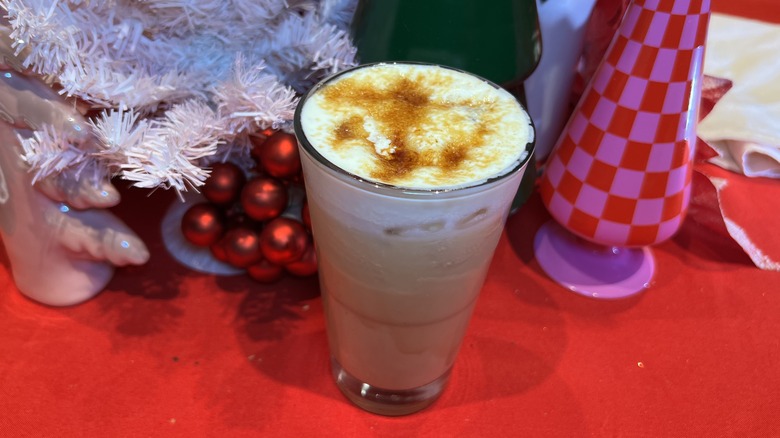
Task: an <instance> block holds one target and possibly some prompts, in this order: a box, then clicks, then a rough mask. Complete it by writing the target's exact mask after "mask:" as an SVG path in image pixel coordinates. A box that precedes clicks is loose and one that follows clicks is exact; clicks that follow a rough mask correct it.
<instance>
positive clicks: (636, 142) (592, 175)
mask: <svg viewBox="0 0 780 438" xmlns="http://www.w3.org/2000/svg"><path fill="white" fill-rule="evenodd" d="M709 15H710V0H634V1H633V2H632V3H631V4H630V5H629V7H628V10H627V11H626V15H625V17H624V18H623V21H622V23H621V25H620V28H619V29H618V31H617V33H616V34H615V37H614V39H613V41H612V43H611V45H610V47H609V49H608V50H607V53H606V56H605V57H604V60H603V61H602V63H601V65H600V67H599V68H598V70H597V71H596V73H595V75H594V77H593V80H592V81H591V82H590V84H589V85H588V87H587V88H586V90H585V92H584V94H583V96H582V98H581V99H580V101H579V103H578V104H577V107H576V108H575V110H574V113H573V114H572V116H571V118H570V120H569V122H568V124H567V126H566V128H565V129H564V131H563V133H562V135H561V137H560V138H559V140H558V144H557V145H556V148H555V149H554V150H553V152H552V154H551V155H550V157H549V159H548V163H547V166H546V170H545V172H544V174H543V175H542V177H541V178H540V192H541V196H542V199H543V201H544V204H545V205H546V207H547V209H548V210H549V211H550V214H551V215H552V216H553V217H554V218H555V219H556V220H557V221H558V222H559V223H560V224H561V225H563V226H564V227H565V228H566V229H568V230H569V231H572V232H573V233H575V234H577V235H579V236H581V237H583V238H585V239H587V240H590V241H592V242H595V243H599V244H603V245H610V246H634V247H636V246H646V245H652V244H655V243H658V242H661V241H663V240H665V239H668V238H669V237H671V236H672V235H674V233H676V232H677V230H678V229H679V227H680V225H681V223H682V220H683V218H684V216H685V213H686V211H687V206H688V202H689V199H690V185H691V174H692V161H693V156H694V153H695V151H694V148H695V144H696V121H697V111H698V106H699V95H700V92H701V80H702V63H703V57H704V45H705V40H706V34H707V26H708V23H709Z"/></svg>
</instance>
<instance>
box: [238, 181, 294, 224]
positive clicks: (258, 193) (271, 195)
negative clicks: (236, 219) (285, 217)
mask: <svg viewBox="0 0 780 438" xmlns="http://www.w3.org/2000/svg"><path fill="white" fill-rule="evenodd" d="M241 206H242V207H243V208H244V212H245V213H246V215H247V216H249V217H251V218H252V219H255V220H258V221H264V220H268V219H273V218H275V217H277V216H279V215H280V214H282V212H283V211H284V209H285V208H286V207H287V187H285V186H284V184H282V182H281V181H279V180H277V179H274V178H263V177H260V178H253V179H251V180H249V181H248V182H247V183H246V184H245V185H244V188H243V189H242V190H241Z"/></svg>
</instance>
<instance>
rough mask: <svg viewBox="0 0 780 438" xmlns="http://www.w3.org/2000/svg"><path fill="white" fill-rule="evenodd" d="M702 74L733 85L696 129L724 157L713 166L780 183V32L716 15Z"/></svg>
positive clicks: (770, 26)
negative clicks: (779, 179) (778, 179)
mask: <svg viewBox="0 0 780 438" xmlns="http://www.w3.org/2000/svg"><path fill="white" fill-rule="evenodd" d="M704 73H705V74H708V75H711V76H715V77H719V78H726V79H730V80H731V81H732V82H733V87H732V88H731V90H729V91H728V92H727V93H726V94H725V95H724V96H723V98H722V99H721V100H720V101H718V103H717V104H716V105H715V107H714V108H713V110H712V112H710V113H709V115H707V117H705V118H704V119H703V120H702V121H701V122H700V123H699V126H698V135H699V137H701V138H702V140H704V141H706V142H707V143H708V144H709V145H710V146H711V147H712V148H713V149H715V150H716V151H717V152H718V154H719V155H720V156H719V157H716V158H713V159H712V160H711V161H712V162H713V163H715V164H717V165H719V166H721V167H724V168H726V169H729V170H732V171H735V172H739V173H743V174H745V175H746V176H751V177H753V176H763V177H770V178H780V26H778V25H776V24H770V23H765V22H761V21H756V20H749V19H745V18H739V17H734V16H729V15H722V14H712V17H711V20H710V27H709V34H708V37H707V52H706V55H705V61H704Z"/></svg>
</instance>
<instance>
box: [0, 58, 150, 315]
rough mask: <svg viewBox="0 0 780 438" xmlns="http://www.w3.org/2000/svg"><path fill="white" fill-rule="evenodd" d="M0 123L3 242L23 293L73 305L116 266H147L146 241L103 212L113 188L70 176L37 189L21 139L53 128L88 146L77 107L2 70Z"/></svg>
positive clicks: (114, 195)
mask: <svg viewBox="0 0 780 438" xmlns="http://www.w3.org/2000/svg"><path fill="white" fill-rule="evenodd" d="M0 117H1V118H2V120H3V123H0V235H1V236H2V240H3V243H4V245H5V248H6V252H7V253H8V256H9V259H10V262H11V268H12V271H13V276H14V281H15V282H16V284H17V287H18V288H19V290H20V291H21V292H22V293H24V294H25V295H27V296H29V297H30V298H32V299H35V300H37V301H40V302H42V303H45V304H50V305H70V304H76V303H79V302H81V301H84V300H86V299H89V298H90V297H92V296H94V295H95V294H97V293H98V292H100V291H101V290H102V289H103V288H104V287H105V285H106V283H108V281H109V280H110V279H111V276H112V274H113V269H114V266H115V265H116V266H121V265H128V264H142V263H145V262H146V261H147V260H148V258H149V252H148V250H147V249H146V246H145V245H144V243H143V242H142V241H141V239H140V238H138V236H137V235H136V234H135V233H133V231H132V230H130V229H129V228H128V227H127V226H126V225H125V224H124V223H123V222H122V221H121V220H119V219H118V218H117V217H115V216H114V215H113V214H111V213H110V212H108V211H107V210H104V209H105V208H107V207H111V206H113V205H116V204H117V203H118V202H119V193H118V192H117V191H116V189H115V188H114V187H113V186H112V185H111V184H110V183H109V182H107V181H106V182H104V183H102V184H100V185H98V186H95V185H94V184H93V183H92V182H91V181H89V180H88V179H86V178H83V179H80V178H78V177H76V176H75V175H74V174H73V173H69V172H67V171H65V172H62V173H60V174H58V175H56V176H52V177H49V178H46V179H44V180H42V181H38V182H37V183H36V184H35V186H33V183H32V174H30V173H29V172H28V166H27V165H26V163H24V162H23V160H22V153H23V152H22V147H21V144H20V142H19V138H18V136H22V137H29V136H31V135H32V131H33V130H36V129H40V127H42V126H44V125H49V126H52V127H53V128H54V129H56V130H58V131H59V132H64V133H66V137H67V138H69V139H72V140H73V142H74V143H80V142H84V141H89V138H87V136H89V135H90V133H89V129H87V128H88V127H87V125H86V123H85V121H84V119H83V118H82V116H81V114H80V113H79V112H78V111H76V109H75V108H74V106H73V105H72V104H69V103H67V102H66V101H65V100H64V99H63V98H62V97H60V96H59V95H58V94H56V93H55V92H54V91H53V90H52V89H51V87H49V86H48V85H46V84H44V83H43V82H41V81H40V80H38V79H35V78H32V77H28V76H24V75H21V74H19V73H17V72H16V71H15V70H6V71H0ZM17 135H18V136H17Z"/></svg>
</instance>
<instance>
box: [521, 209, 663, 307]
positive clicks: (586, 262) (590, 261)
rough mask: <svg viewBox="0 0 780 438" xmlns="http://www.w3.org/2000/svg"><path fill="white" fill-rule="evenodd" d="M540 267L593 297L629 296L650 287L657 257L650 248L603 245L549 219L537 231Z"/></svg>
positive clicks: (579, 291) (566, 286) (551, 276)
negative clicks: (579, 235) (589, 240)
mask: <svg viewBox="0 0 780 438" xmlns="http://www.w3.org/2000/svg"><path fill="white" fill-rule="evenodd" d="M534 252H535V256H536V260H537V261H538V262H539V266H541V267H542V269H543V270H544V272H546V273H547V275H549V276H550V278H552V279H553V280H555V281H556V282H557V283H558V284H560V285H561V286H563V287H565V288H566V289H569V290H570V291H572V292H574V293H577V294H580V295H584V296H587V297H591V298H598V299H616V298H626V297H630V296H632V295H635V294H637V293H640V292H643V291H644V290H646V289H647V288H648V287H650V282H651V281H652V279H653V276H654V275H655V259H654V258H653V254H652V253H651V252H650V249H649V248H647V247H642V248H619V247H608V246H599V245H596V244H593V243H590V242H588V241H585V240H584V239H581V238H579V237H577V236H575V235H574V234H572V233H570V232H569V231H567V230H566V229H564V228H563V227H561V226H560V225H559V224H558V223H556V222H555V221H549V222H547V223H545V224H544V225H542V227H541V228H540V229H539V231H537V233H536V238H535V240H534Z"/></svg>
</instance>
